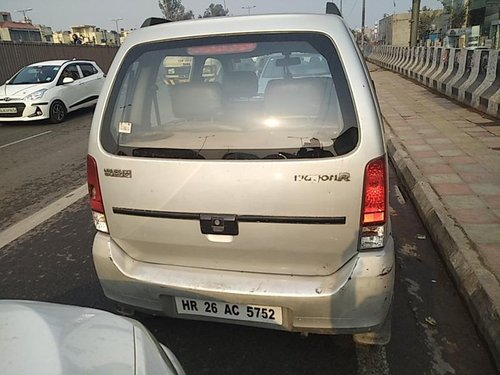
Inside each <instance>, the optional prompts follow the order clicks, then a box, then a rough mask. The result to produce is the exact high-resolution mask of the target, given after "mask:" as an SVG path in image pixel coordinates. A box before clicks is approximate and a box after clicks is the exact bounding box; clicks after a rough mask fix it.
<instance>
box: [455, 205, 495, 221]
mask: <svg viewBox="0 0 500 375" xmlns="http://www.w3.org/2000/svg"><path fill="white" fill-rule="evenodd" d="M449 212H450V214H451V215H452V216H453V217H454V218H455V219H456V220H457V221H458V222H459V223H460V224H494V223H500V218H499V217H498V216H496V215H495V213H494V212H492V211H491V210H490V209H488V208H460V209H450V210H449Z"/></svg>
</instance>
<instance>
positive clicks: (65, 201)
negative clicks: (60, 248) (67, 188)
mask: <svg viewBox="0 0 500 375" xmlns="http://www.w3.org/2000/svg"><path fill="white" fill-rule="evenodd" d="M87 194H88V190H87V184H84V185H82V186H80V187H79V188H76V189H75V190H73V191H71V192H69V193H68V194H66V195H65V196H64V197H62V198H60V199H58V200H57V201H55V202H53V203H51V204H49V205H48V206H47V207H45V208H42V209H41V210H40V211H38V212H35V213H34V214H33V215H31V216H29V217H27V218H26V219H23V220H21V221H20V222H18V223H16V224H14V225H12V226H10V227H8V228H7V229H5V230H3V231H2V232H0V249H2V248H3V247H4V246H5V245H7V244H9V243H11V242H12V241H15V240H16V239H18V238H19V237H21V236H22V235H24V234H26V233H27V232H29V231H30V230H32V229H33V228H35V227H36V226H38V225H40V224H42V223H43V222H44V221H46V220H48V219H50V218H51V217H52V216H54V215H55V214H57V213H59V212H61V211H62V210H64V209H65V208H67V207H68V206H70V205H72V204H73V203H75V202H76V201H78V200H79V199H81V198H83V197H84V196H85V195H87Z"/></svg>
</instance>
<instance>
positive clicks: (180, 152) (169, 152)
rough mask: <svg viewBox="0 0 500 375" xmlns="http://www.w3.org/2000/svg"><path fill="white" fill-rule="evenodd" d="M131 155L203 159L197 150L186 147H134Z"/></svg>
mask: <svg viewBox="0 0 500 375" xmlns="http://www.w3.org/2000/svg"><path fill="white" fill-rule="evenodd" d="M132 156H138V157H144V158H164V159H205V157H204V156H202V155H201V154H200V153H198V151H196V150H191V149H188V148H151V147H142V148H134V149H133V150H132Z"/></svg>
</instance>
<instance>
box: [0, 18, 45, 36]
mask: <svg viewBox="0 0 500 375" xmlns="http://www.w3.org/2000/svg"><path fill="white" fill-rule="evenodd" d="M0 41H7V42H41V41H42V33H41V31H40V28H39V27H37V26H33V25H32V24H31V23H26V22H14V21H12V18H11V15H10V13H9V12H0Z"/></svg>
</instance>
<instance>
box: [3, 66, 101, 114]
mask: <svg viewBox="0 0 500 375" xmlns="http://www.w3.org/2000/svg"><path fill="white" fill-rule="evenodd" d="M104 77H105V75H104V73H103V71H102V70H101V68H100V67H99V66H98V65H97V63H95V62H94V61H88V60H52V61H44V62H39V63H35V64H31V65H28V66H26V67H24V68H23V69H21V70H20V71H19V72H17V73H16V74H15V75H14V76H13V77H12V78H10V79H9V80H8V81H7V82H5V84H4V85H2V86H0V122H7V121H33V120H42V119H50V121H51V122H53V123H59V122H62V121H64V119H65V118H66V114H67V113H69V112H72V111H74V110H77V109H80V108H84V107H89V106H92V105H94V104H95V103H96V102H97V98H98V97H99V93H100V91H101V87H102V85H103V82H104Z"/></svg>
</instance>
